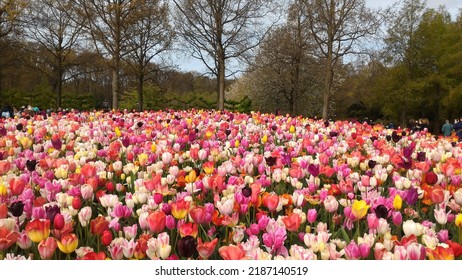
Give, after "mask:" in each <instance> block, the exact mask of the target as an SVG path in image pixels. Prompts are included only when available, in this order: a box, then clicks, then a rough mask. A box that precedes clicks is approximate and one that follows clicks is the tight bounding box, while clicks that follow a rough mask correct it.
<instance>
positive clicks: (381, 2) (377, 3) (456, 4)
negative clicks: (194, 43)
mask: <svg viewBox="0 0 462 280" xmlns="http://www.w3.org/2000/svg"><path fill="white" fill-rule="evenodd" d="M397 2H401V0H366V5H368V6H369V7H371V8H377V7H388V6H390V5H392V4H394V3H397ZM426 3H427V7H428V8H438V7H439V6H441V5H444V6H446V9H447V10H448V11H449V13H450V14H451V16H452V19H453V20H455V18H456V16H457V15H458V14H459V9H461V8H462V0H427V1H426ZM176 63H177V64H179V67H180V69H181V70H183V71H192V70H195V71H198V72H204V71H206V69H205V66H204V65H203V64H202V63H201V62H200V61H198V60H194V59H187V58H186V57H184V56H183V57H181V58H178V61H177V62H176Z"/></svg>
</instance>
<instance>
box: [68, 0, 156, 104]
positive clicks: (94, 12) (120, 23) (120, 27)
mask: <svg viewBox="0 0 462 280" xmlns="http://www.w3.org/2000/svg"><path fill="white" fill-rule="evenodd" d="M72 1H73V2H75V3H77V4H78V6H79V7H80V9H79V12H80V17H79V18H80V19H81V20H82V21H81V24H82V25H83V26H84V27H85V30H86V31H87V32H88V34H89V35H90V38H91V40H92V41H93V43H94V45H95V47H96V49H97V51H98V52H99V53H100V54H101V55H102V56H104V57H105V58H108V59H109V61H110V65H109V66H110V68H111V70H112V109H118V99H119V95H120V91H121V68H122V64H121V61H122V58H123V57H124V56H125V55H127V54H128V53H129V52H130V51H131V50H132V46H130V41H129V38H130V37H131V36H132V34H130V32H129V30H130V28H129V27H130V26H131V25H133V24H135V23H136V22H138V20H139V19H140V17H141V15H143V14H145V13H146V10H145V8H146V3H148V2H149V0H72Z"/></svg>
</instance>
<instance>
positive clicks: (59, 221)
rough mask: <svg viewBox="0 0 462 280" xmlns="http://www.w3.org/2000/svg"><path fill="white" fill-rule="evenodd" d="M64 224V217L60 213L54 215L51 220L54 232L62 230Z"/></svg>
mask: <svg viewBox="0 0 462 280" xmlns="http://www.w3.org/2000/svg"><path fill="white" fill-rule="evenodd" d="M64 224H65V221H64V216H63V215H62V214H60V213H58V214H56V215H55V217H54V218H53V228H54V229H56V230H61V229H63V227H64Z"/></svg>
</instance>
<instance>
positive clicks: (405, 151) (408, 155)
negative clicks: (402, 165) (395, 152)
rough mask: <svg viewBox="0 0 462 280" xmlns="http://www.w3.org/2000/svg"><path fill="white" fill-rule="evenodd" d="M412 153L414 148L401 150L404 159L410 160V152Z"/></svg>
mask: <svg viewBox="0 0 462 280" xmlns="http://www.w3.org/2000/svg"><path fill="white" fill-rule="evenodd" d="M413 151H414V147H412V146H410V147H404V148H403V156H404V157H405V158H408V159H409V158H411V156H412V152H413Z"/></svg>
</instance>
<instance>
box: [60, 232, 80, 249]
mask: <svg viewBox="0 0 462 280" xmlns="http://www.w3.org/2000/svg"><path fill="white" fill-rule="evenodd" d="M78 245H79V239H78V238H77V235H75V234H73V233H70V234H66V235H64V236H63V237H61V240H58V247H59V250H61V252H63V253H65V254H70V253H72V252H74V251H75V249H77V246H78Z"/></svg>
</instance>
